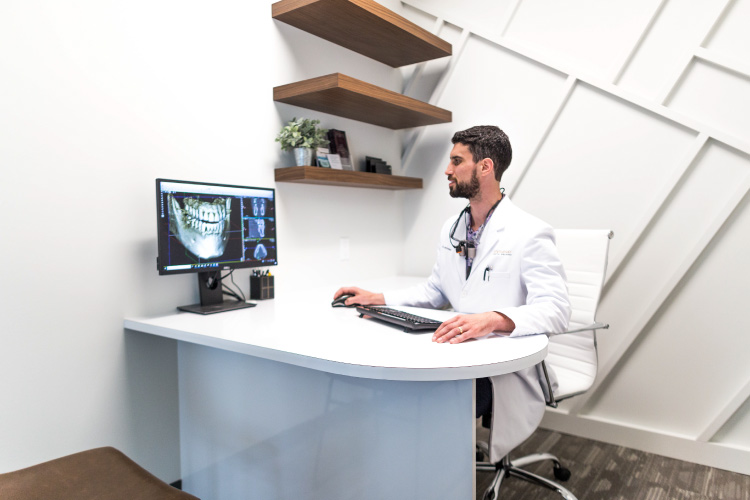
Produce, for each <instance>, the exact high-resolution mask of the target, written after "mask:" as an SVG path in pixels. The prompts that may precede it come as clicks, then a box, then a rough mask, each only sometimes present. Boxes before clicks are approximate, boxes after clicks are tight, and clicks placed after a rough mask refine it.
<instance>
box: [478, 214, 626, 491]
mask: <svg viewBox="0 0 750 500" xmlns="http://www.w3.org/2000/svg"><path fill="white" fill-rule="evenodd" d="M555 234H556V236H557V248H558V251H559V252H560V259H561V260H562V263H563V267H564V268H565V273H566V274H567V278H568V292H569V294H570V302H571V307H572V314H571V318H570V326H569V329H568V331H567V332H565V333H564V334H559V335H554V336H552V337H550V339H549V348H548V352H547V358H546V359H545V360H544V361H543V362H542V363H541V365H540V371H541V373H542V374H543V375H542V377H543V378H544V379H545V382H546V384H543V388H544V391H545V396H546V397H547V405H548V406H550V407H553V408H555V407H557V404H558V403H559V402H560V401H562V400H564V399H568V398H571V397H573V396H576V395H578V394H582V393H584V392H586V391H587V390H588V389H589V388H591V386H592V385H593V384H594V379H595V378H596V369H597V352H596V330H597V329H602V328H609V325H606V324H603V323H597V322H596V321H595V316H596V309H597V307H598V305H599V297H600V295H601V291H602V286H603V285H604V275H605V272H606V270H607V254H608V252H609V240H610V239H611V238H612V237H613V236H614V235H613V233H612V232H611V231H604V230H584V229H582V230H574V229H570V230H557V231H555ZM548 367H550V368H551V369H552V370H554V373H555V375H557V383H558V387H557V389H556V390H555V391H554V393H553V390H552V385H551V383H550V378H549V375H548ZM545 385H546V387H545ZM477 446H478V448H479V451H480V452H481V453H482V454H483V455H485V456H489V451H488V450H489V447H488V445H487V444H486V443H478V445H477ZM542 460H551V461H552V463H553V471H554V474H555V478H556V479H558V480H559V481H567V480H568V479H569V478H570V471H569V470H568V469H566V468H564V467H563V466H562V465H561V463H560V461H559V460H558V459H557V457H555V456H554V455H551V454H549V453H537V454H534V455H529V456H526V457H522V458H517V459H515V460H511V459H510V454H508V455H506V456H505V457H504V458H503V459H502V460H501V461H500V462H498V463H496V464H493V463H488V462H478V463H477V470H478V471H495V477H494V478H493V480H492V482H491V483H490V486H489V487H488V488H487V490H486V491H485V493H484V497H483V499H484V500H492V499H495V498H498V490H499V489H500V484H501V483H502V481H503V479H504V478H505V477H506V476H509V475H510V476H516V477H520V478H522V479H526V480H528V481H531V482H533V483H537V484H540V485H542V486H545V487H547V488H550V489H552V490H555V491H557V492H558V493H559V494H560V495H562V497H563V498H565V499H566V500H576V497H575V496H574V495H573V494H572V493H571V492H570V491H568V490H567V489H565V488H563V487H562V486H561V485H559V484H558V483H556V482H554V481H550V480H549V479H546V478H543V477H541V476H538V475H536V474H532V473H531V472H528V471H526V470H524V469H523V468H522V467H524V466H527V465H529V464H532V463H535V462H540V461H542Z"/></svg>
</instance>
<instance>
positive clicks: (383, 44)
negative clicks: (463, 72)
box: [271, 0, 452, 68]
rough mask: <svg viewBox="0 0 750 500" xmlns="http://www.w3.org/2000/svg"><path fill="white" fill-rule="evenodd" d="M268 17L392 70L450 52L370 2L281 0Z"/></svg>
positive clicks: (439, 41) (442, 43)
mask: <svg viewBox="0 0 750 500" xmlns="http://www.w3.org/2000/svg"><path fill="white" fill-rule="evenodd" d="M271 15H272V16H273V18H274V19H278V20H279V21H282V22H285V23H287V24H290V25H292V26H294V27H296V28H299V29H301V30H303V31H306V32H308V33H311V34H313V35H316V36H319V37H321V38H324V39H326V40H328V41H329V42H333V43H335V44H337V45H341V46H342V47H346V48H347V49H350V50H353V51H355V52H359V53H360V54H362V55H365V56H367V57H371V58H373V59H375V60H376V61H380V62H382V63H384V64H387V65H389V66H392V67H394V68H397V67H399V66H404V65H407V64H414V63H418V62H422V61H429V60H431V59H436V58H438V57H445V56H449V55H451V53H452V47H451V44H449V43H448V42H446V41H445V40H442V39H440V38H438V37H437V36H435V35H433V34H432V33H430V32H429V31H426V30H424V29H422V28H420V27H419V26H417V25H416V24H414V23H412V22H410V21H408V20H406V19H404V18H403V17H401V16H399V15H398V14H396V13H395V12H393V11H391V10H388V9H386V8H385V7H383V6H382V5H380V4H378V3H376V2H373V1H372V0H282V1H280V2H276V3H275V4H273V5H272V6H271Z"/></svg>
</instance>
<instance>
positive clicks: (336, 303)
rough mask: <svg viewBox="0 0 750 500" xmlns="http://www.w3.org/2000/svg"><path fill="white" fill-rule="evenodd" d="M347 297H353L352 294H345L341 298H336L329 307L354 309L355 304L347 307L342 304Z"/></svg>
mask: <svg viewBox="0 0 750 500" xmlns="http://www.w3.org/2000/svg"><path fill="white" fill-rule="evenodd" d="M349 297H354V295H353V294H349V293H345V294H344V295H342V296H341V297H338V298H337V299H335V300H334V301H333V302H331V307H354V306H356V305H357V304H352V305H349V306H348V305H346V304H345V303H344V301H346V299H348V298H349Z"/></svg>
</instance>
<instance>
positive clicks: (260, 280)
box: [250, 275, 273, 300]
mask: <svg viewBox="0 0 750 500" xmlns="http://www.w3.org/2000/svg"><path fill="white" fill-rule="evenodd" d="M250 298H251V299H253V300H264V299H272V298H273V276H270V275H263V276H250Z"/></svg>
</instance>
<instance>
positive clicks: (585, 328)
mask: <svg viewBox="0 0 750 500" xmlns="http://www.w3.org/2000/svg"><path fill="white" fill-rule="evenodd" d="M607 328H609V324H607V323H599V322H596V323H591V324H590V325H586V326H582V327H581V328H575V329H573V330H567V331H564V332H562V333H558V334H556V335H565V334H566V333H578V332H588V331H590V330H600V329H601V330H606V329H607Z"/></svg>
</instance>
